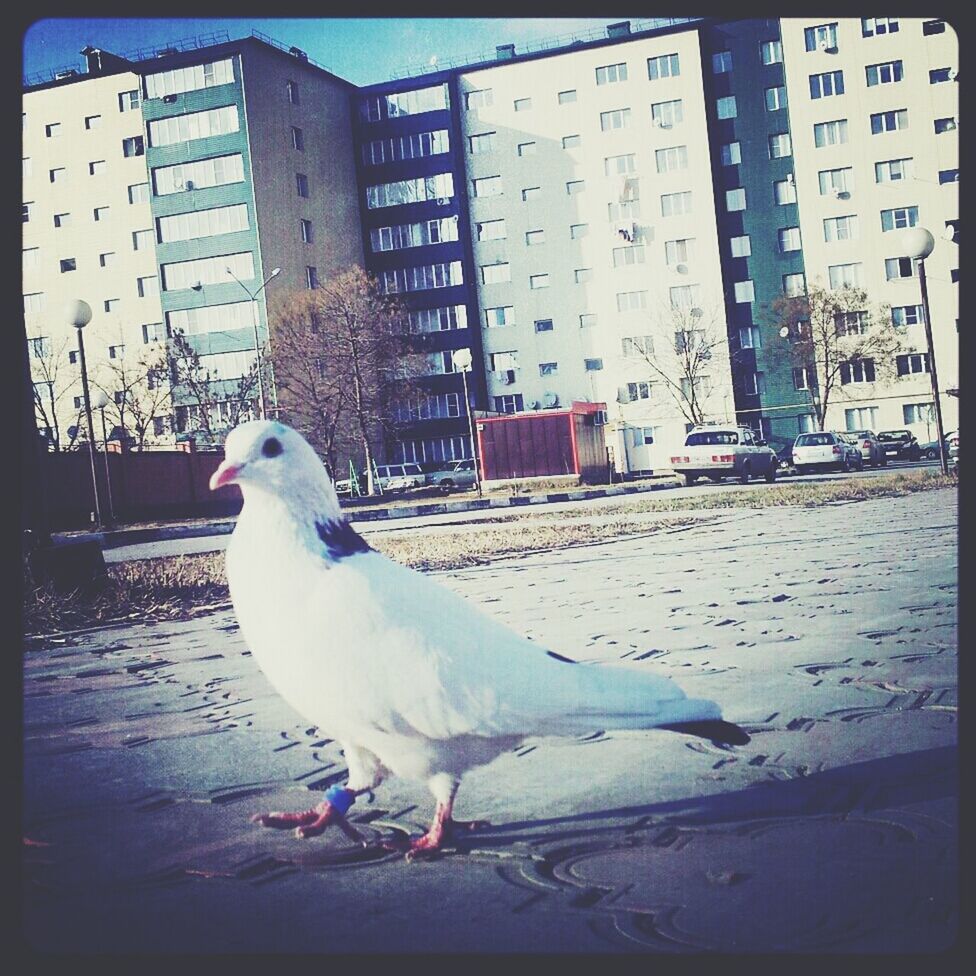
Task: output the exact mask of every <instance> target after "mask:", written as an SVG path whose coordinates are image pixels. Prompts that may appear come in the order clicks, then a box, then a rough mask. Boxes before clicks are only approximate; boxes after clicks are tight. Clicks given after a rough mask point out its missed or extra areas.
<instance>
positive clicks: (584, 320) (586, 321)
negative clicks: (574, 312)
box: [579, 312, 596, 329]
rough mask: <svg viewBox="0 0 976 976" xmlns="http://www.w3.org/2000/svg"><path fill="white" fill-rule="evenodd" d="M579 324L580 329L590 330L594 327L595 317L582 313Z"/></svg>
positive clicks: (591, 314)
mask: <svg viewBox="0 0 976 976" xmlns="http://www.w3.org/2000/svg"><path fill="white" fill-rule="evenodd" d="M579 324H580V328H581V329H592V328H593V327H594V326H595V325H596V315H594V314H593V313H592V312H584V313H583V314H582V315H581V316H580V317H579Z"/></svg>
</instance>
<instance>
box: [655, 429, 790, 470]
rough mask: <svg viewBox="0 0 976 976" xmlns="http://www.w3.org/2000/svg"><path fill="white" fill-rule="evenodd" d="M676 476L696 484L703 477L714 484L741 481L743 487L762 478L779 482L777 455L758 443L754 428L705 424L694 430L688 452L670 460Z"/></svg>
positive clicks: (765, 445)
mask: <svg viewBox="0 0 976 976" xmlns="http://www.w3.org/2000/svg"><path fill="white" fill-rule="evenodd" d="M671 467H672V468H673V469H674V471H675V473H676V474H680V475H683V476H684V479H685V482H686V484H689V485H693V484H694V483H695V482H696V481H697V480H698V479H699V478H701V477H702V476H705V477H708V478H710V479H711V480H712V481H721V480H722V478H738V479H739V481H741V482H742V483H743V484H746V482H748V481H749V479H750V478H752V477H758V476H759V475H762V476H763V477H764V478H765V479H766V480H767V481H774V480H775V479H776V469H777V468H778V467H779V462H778V460H777V458H776V452H775V451H774V450H773V449H772V448H771V447H769V446H768V445H767V444H766V442H765V441H761V440H758V439H757V438H756V435H755V433H754V432H753V430H752V428H751V427H731V426H718V425H704V426H700V427H693V428H692V429H691V430H690V431H689V432H688V435H687V437H685V449H684V451H683V452H682V453H681V454H676V455H674V456H672V458H671Z"/></svg>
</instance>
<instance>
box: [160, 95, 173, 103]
mask: <svg viewBox="0 0 976 976" xmlns="http://www.w3.org/2000/svg"><path fill="white" fill-rule="evenodd" d="M163 101H164V102H165V103H166V104H167V105H172V104H173V102H175V101H176V96H175V95H163Z"/></svg>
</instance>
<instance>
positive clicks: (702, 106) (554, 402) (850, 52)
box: [24, 18, 959, 472]
mask: <svg viewBox="0 0 976 976" xmlns="http://www.w3.org/2000/svg"><path fill="white" fill-rule="evenodd" d="M814 20H817V19H816V18H813V19H810V20H808V19H802V20H799V19H782V20H776V19H752V20H738V21H736V20H717V19H694V18H682V19H675V20H672V21H655V22H647V23H643V24H641V23H638V24H630V23H627V22H623V23H620V24H616V25H613V26H611V27H610V28H608V29H607V31H606V32H604V33H602V34H600V35H599V36H592V35H591V36H589V37H586V38H584V39H576V40H574V41H573V42H571V43H566V44H563V45H555V46H552V45H546V46H542V47H540V49H539V50H536V51H524V52H522V51H516V50H515V48H514V46H513V45H508V44H501V45H499V46H498V48H497V51H496V55H495V57H494V58H492V59H491V60H484V59H481V60H477V61H475V62H473V63H461V64H457V65H452V66H450V67H446V68H445V67H437V66H430V67H429V68H426V69H423V70H421V71H418V72H414V73H412V74H411V75H409V76H407V77H404V78H402V79H399V80H396V81H389V82H384V83H382V84H379V85H372V86H368V87H364V88H358V89H357V88H355V87H354V86H352V85H349V84H347V83H346V82H343V81H341V80H340V79H337V78H336V77H335V76H333V75H331V74H330V73H328V72H327V71H325V70H323V69H321V68H319V67H317V66H315V65H314V64H312V63H311V62H309V61H308V60H307V59H306V58H305V56H304V55H303V54H302V52H300V51H297V49H292V50H291V51H285V50H284V49H280V48H278V47H276V46H274V45H273V44H268V43H262V41H260V40H257V39H254V38H247V39H244V40H242V41H236V42H227V43H222V44H217V45H208V46H205V47H203V48H196V49H191V50H185V51H170V52H169V53H164V54H163V55H162V56H160V57H155V58H141V59H139V58H137V59H134V60H133V59H129V60H121V59H113V58H112V57H111V56H108V55H105V54H103V53H100V52H94V54H93V55H92V54H90V55H89V62H90V64H89V72H88V74H87V75H84V76H77V77H71V78H66V79H61V80H58V81H55V82H52V83H49V84H46V85H39V86H38V85H35V86H32V87H31V88H29V89H28V92H27V94H26V96H25V112H26V114H25V131H24V145H25V150H24V157H25V163H24V166H25V169H24V172H25V181H24V185H25V197H24V199H25V218H24V219H25V228H24V230H25V243H24V247H25V252H24V253H25V279H24V293H25V310H26V311H27V322H28V330H29V331H28V334H29V336H30V337H31V339H41V338H52V339H53V337H54V336H53V333H54V331H55V328H54V325H48V323H49V322H51V321H52V319H51V317H50V315H49V314H48V313H49V312H50V310H51V309H55V308H57V307H58V306H59V303H61V302H62V300H63V299H66V298H68V297H86V298H88V300H89V304H91V305H92V307H93V308H94V309H95V310H96V313H97V314H96V319H95V320H94V321H93V325H92V327H91V328H90V333H91V338H92V339H93V340H94V339H95V337H96V336H98V337H99V338H98V340H97V342H98V344H99V349H100V348H101V347H102V346H104V347H105V351H104V353H103V355H104V356H111V348H110V347H112V346H115V345H118V344H122V345H126V346H127V347H128V346H129V344H130V343H138V342H140V341H143V340H145V341H147V342H148V341H150V338H149V337H152V338H165V335H166V334H167V330H172V329H173V328H174V327H180V328H182V329H183V330H184V331H185V332H187V333H189V334H190V335H191V337H192V338H193V341H194V342H195V343H196V345H197V348H198V350H199V352H200V353H201V354H202V355H203V356H204V357H224V358H223V359H221V360H220V361H221V363H226V365H227V367H232V368H234V369H237V370H239V369H241V368H243V366H244V365H246V362H247V360H246V358H241V357H242V354H246V353H247V351H248V350H250V351H251V355H253V350H254V345H255V344H254V339H253V329H252V328H251V326H252V322H253V319H252V318H251V317H250V316H251V315H252V314H254V313H255V310H256V314H257V315H258V316H259V322H258V325H259V328H260V329H261V331H262V333H263V332H264V330H265V328H266V324H267V313H266V309H265V305H264V300H263V296H261V297H260V300H259V301H258V302H256V303H252V302H251V300H250V298H249V296H248V295H247V294H245V290H247V291H251V292H253V291H254V290H255V289H256V288H258V287H260V285H261V283H262V282H263V281H265V280H266V278H267V275H268V273H269V272H270V270H271V269H273V268H275V267H280V268H282V275H281V277H280V279H279V282H278V283H277V284H275V285H272V286H271V287H282V286H284V287H288V286H290V287H314V286H315V284H316V283H318V282H321V281H323V280H324V279H325V277H326V276H327V275H329V274H331V273H333V272H334V271H336V270H338V269H340V268H343V267H345V266H348V265H351V264H354V263H364V264H365V267H366V269H367V270H368V271H369V272H370V273H371V274H372V275H374V276H375V277H376V279H377V281H378V282H379V285H380V287H381V289H382V290H383V291H385V292H387V293H390V294H394V293H395V294H397V295H398V297H400V298H401V299H402V301H403V302H404V304H405V305H406V307H407V316H406V320H405V323H404V325H405V328H407V329H408V330H409V331H410V332H411V333H412V334H413V335H414V337H415V342H416V344H417V348H418V349H419V350H420V351H421V352H422V353H423V355H424V357H425V361H426V362H427V363H428V367H427V371H426V375H425V376H424V377H423V380H422V387H423V393H422V395H421V396H419V397H418V398H417V399H416V402H413V401H411V402H410V403H405V404H403V405H402V407H401V410H402V417H401V419H402V421H404V422H405V423H406V427H405V428H403V429H402V430H401V432H400V434H399V436H398V437H397V438H395V439H393V440H392V441H391V443H390V444H388V445H387V454H388V457H389V459H390V460H401V459H406V460H417V461H421V462H423V463H425V464H426V465H428V466H436V465H437V464H440V463H442V462H444V461H446V460H449V459H453V458H458V457H463V456H467V455H468V454H469V452H470V441H469V438H468V436H467V432H468V418H467V406H466V404H465V403H464V395H463V385H462V382H461V377H460V376H459V375H458V369H459V368H460V366H459V364H460V363H463V362H464V361H465V359H466V357H467V356H468V355H469V354H470V357H471V361H472V369H471V373H470V375H469V388H470V390H471V396H472V401H473V406H474V407H475V408H477V409H478V410H483V411H491V412H520V411H531V410H546V409H548V408H553V407H561V406H568V405H569V403H570V402H571V401H572V400H574V399H576V400H590V401H596V402H604V403H606V404H607V418H606V419H607V422H608V438H607V440H608V444H610V445H611V448H612V451H613V455H614V460H615V462H616V464H617V467H618V468H619V469H620V470H623V471H625V472H637V471H646V470H649V469H653V468H655V467H660V466H663V464H665V463H666V458H667V456H668V454H669V452H670V450H671V448H672V447H674V446H675V445H676V444H677V443H680V439H681V437H682V436H683V434H684V432H685V430H686V428H687V426H688V425H689V423H690V422H691V421H692V420H694V419H697V418H698V417H699V416H704V417H705V418H706V419H712V420H726V419H732V418H733V417H735V418H736V419H738V420H739V421H740V422H746V423H749V424H751V425H752V426H754V427H755V428H756V429H757V430H761V431H762V432H763V433H764V435H765V436H766V437H767V439H769V440H771V441H772V442H774V443H776V444H777V446H779V445H781V444H784V443H788V442H791V441H792V440H793V438H794V437H795V436H796V434H797V433H798V432H801V431H803V430H805V429H807V428H808V427H809V426H810V425H811V423H812V422H813V421H812V412H813V410H812V403H813V401H812V397H813V396H815V395H816V389H815V388H814V389H811V388H810V387H813V386H814V384H813V383H812V382H811V377H809V376H807V375H806V374H805V373H804V372H803V371H802V370H800V371H796V370H794V369H793V368H791V364H790V363H789V362H788V361H785V360H784V358H783V357H782V356H781V355H777V354H776V347H777V342H778V330H779V325H780V323H779V322H778V321H777V318H776V315H775V307H776V304H777V302H778V301H779V300H781V299H782V298H784V297H788V296H799V295H802V294H804V292H805V290H806V289H807V287H808V286H810V285H812V284H813V283H818V284H823V285H825V286H827V287H830V288H837V287H840V286H841V285H843V284H844V283H853V284H857V285H859V286H860V287H863V288H864V289H865V290H866V291H867V293H868V296H869V299H870V301H871V303H872V304H873V305H879V306H885V307H888V306H890V308H891V317H892V321H893V323H894V324H895V325H896V326H897V327H898V329H899V330H900V332H899V335H900V336H901V338H902V345H903V351H902V352H901V353H899V357H898V361H897V363H896V364H895V367H896V368H895V369H893V370H891V373H892V376H893V378H892V379H890V380H888V381H885V382H882V381H881V380H880V379H878V378H875V380H874V381H873V382H872V381H871V379H870V377H871V376H873V375H874V373H873V371H872V370H869V369H867V368H862V369H859V370H848V371H847V372H846V373H845V374H844V377H843V379H842V383H841V385H840V387H839V389H838V391H837V393H836V395H835V396H834V398H833V399H832V405H831V407H830V410H829V412H828V416H827V424H828V426H832V427H835V428H836V427H839V428H845V427H846V428H847V429H857V428H860V427H863V426H873V427H875V428H892V427H903V426H908V427H910V428H911V429H912V430H914V431H915V432H916V434H917V435H918V436H919V438H920V440H921V439H924V440H930V439H932V437H933V436H934V432H933V430H932V427H931V424H930V423H929V422H928V419H929V412H928V409H927V405H929V404H931V400H932V397H931V391H930V388H929V386H928V379H929V377H928V375H927V373H926V372H925V371H926V370H927V369H928V358H927V356H926V355H925V350H926V347H925V339H924V329H923V327H922V318H921V316H922V311H921V298H920V294H919V287H918V285H919V283H918V278H917V271H916V265H915V263H913V262H912V261H910V260H907V261H906V260H902V259H903V258H905V255H904V254H902V253H900V248H901V245H900V244H899V238H900V234H899V231H901V230H902V229H903V228H905V227H910V226H913V225H916V224H921V225H924V226H926V227H928V228H929V229H930V230H931V231H933V233H935V235H936V237H937V240H938V244H937V246H936V249H935V251H934V252H933V254H932V255H931V257H930V258H929V259H928V260H927V261H926V269H927V271H928V275H927V277H928V282H929V297H930V303H931V314H932V326H933V331H934V333H935V346H936V353H937V361H938V365H939V372H940V380H941V387H942V389H943V390H945V389H946V388H950V387H955V388H958V385H959V382H958V355H957V351H956V347H957V342H956V316H957V311H956V310H957V307H958V296H957V288H956V283H955V282H956V279H957V276H958V259H957V246H958V245H957V243H954V242H953V241H952V233H956V234H957V232H958V197H957V180H958V145H957V134H956V119H957V114H958V88H957V86H956V85H955V84H953V79H954V77H955V73H956V70H957V68H958V46H957V41H956V37H955V34H954V33H953V32H952V30H951V28H948V27H947V25H946V24H945V23H944V22H943V21H941V20H926V21H923V20H920V19H910V20H909V19H904V18H902V19H895V18H857V19H852V18H839V19H837V20H835V21H829V22H824V23H820V22H819V21H818V22H817V23H814ZM93 57H94V58H95V61H96V62H97V63H95V64H94V66H93V64H92V59H93ZM99 117H101V119H104V123H103V124H102V126H101V128H98V126H97V122H96V123H95V125H94V126H89V121H90V119H91V118H99ZM59 123H60V125H61V126H67V128H66V129H63V130H62V131H63V132H64V133H65V134H67V133H68V132H69V130H70V133H71V134H70V138H68V139H64V138H61V139H60V140H59V139H58V124H59ZM52 127H53V129H54V132H53V133H52V132H50V131H49V130H50V129H51V128H52ZM75 130H77V131H75ZM130 130H131V131H130ZM130 154H131V155H130ZM108 166H110V167H111V173H109V172H108V170H107V169H106V168H105V167H108ZM86 167H95V168H94V169H91V170H90V172H89V169H86ZM100 177H107V178H106V179H105V180H104V181H103V182H102V183H100V182H99V179H100ZM52 184H53V185H52ZM102 186H105V187H106V189H105V191H104V192H102V191H101V187H102ZM42 187H43V190H44V192H43V193H42V192H41V190H42ZM103 197H104V199H103ZM59 201H61V202H59ZM106 207H108V208H109V209H108V210H107V211H105V208H106ZM63 214H68V215H69V216H68V218H67V221H66V222H63V223H57V221H56V220H55V218H56V217H58V218H59V219H60V215H63ZM72 214H74V215H75V223H74V227H75V229H74V230H72V224H71V223H70V221H71V215H72ZM78 214H82V215H83V226H84V227H85V231H86V233H85V235H81V234H80V233H79V229H78V226H77V225H78V216H77V215H78ZM106 214H107V215H108V217H107V218H106ZM89 221H91V223H89ZM103 228H104V231H109V230H110V229H111V234H105V233H104V231H103ZM73 233H74V234H78V236H77V237H72V236H71V235H72V234H73ZM956 240H958V238H957V237H956ZM72 241H74V243H72ZM115 255H118V257H117V259H116V257H115ZM102 257H106V258H107V260H108V263H107V264H102V263H101V258H102ZM72 261H73V262H74V265H72V263H71V262H72ZM95 261H98V262H99V265H98V270H97V273H93V274H92V275H90V276H88V277H86V278H85V279H82V280H84V281H85V282H86V289H80V288H78V287H76V286H75V280H76V279H75V278H73V277H72V276H71V275H70V274H68V272H69V271H70V270H71V268H72V267H82V265H83V264H86V263H87V264H88V265H89V266H91V267H94V263H93V262H95ZM61 262H67V263H66V264H61ZM227 266H232V268H231V270H232V271H233V272H234V274H235V275H236V276H237V277H238V278H240V279H241V281H243V282H244V284H245V286H246V289H242V288H241V286H240V285H239V284H238V283H237V282H235V281H234V280H233V278H232V277H230V275H228V274H227V273H226V270H225V269H226V267H227ZM65 274H68V277H67V278H65V277H64V275H65ZM156 280H158V281H159V283H160V285H161V287H160V288H159V289H158V294H156V293H155V291H154V288H153V284H154V282H155V281H156ZM102 292H104V294H102ZM133 292H134V293H133ZM106 303H107V304H106ZM113 303H114V304H113ZM42 308H43V309H44V310H45V311H44V312H40V311H39V309H42ZM41 323H43V324H41ZM144 326H145V328H143V327H144ZM157 326H158V327H157ZM63 331H64V330H63V329H62V332H63ZM116 332H118V333H119V335H120V336H121V339H120V340H119V341H118V342H115V335H116ZM42 333H43V334H42ZM49 333H50V335H48V334H49ZM715 336H717V337H718V340H719V341H717V342H714V341H712V338H713V337H715ZM35 345H36V352H37V353H38V354H40V353H50V352H51V347H50V346H47V347H45V346H44V343H36V344H35ZM462 350H463V352H464V357H465V358H464V359H462V358H461V357H455V353H457V352H459V351H462ZM68 351H70V350H68ZM689 353H696V354H695V355H689ZM228 357H232V358H228ZM213 361H214V362H216V361H217V360H216V359H214V360H213ZM798 372H799V373H800V374H802V375H800V378H799V380H798V379H797V375H798ZM881 372H882V371H880V370H879V371H878V373H879V376H880V374H881ZM221 375H226V374H221ZM79 392H80V391H79ZM69 393H71V394H72V395H73V396H77V395H78V394H77V393H74V387H71V388H70V390H69ZM691 393H693V394H694V396H693V397H689V394H691ZM690 399H693V401H694V405H695V409H694V410H692V411H691V413H692V415H691V416H689V410H688V407H689V405H690V403H689V400H690ZM73 402H74V401H71V406H69V410H70V409H71V407H73ZM942 406H943V411H944V414H945V421H946V427H947V429H951V428H952V427H954V426H956V425H957V423H958V413H957V409H956V401H955V400H954V399H953V398H951V397H950V398H947V399H946V398H943V399H942Z"/></svg>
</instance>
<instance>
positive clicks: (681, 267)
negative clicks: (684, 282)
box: [674, 264, 688, 274]
mask: <svg viewBox="0 0 976 976" xmlns="http://www.w3.org/2000/svg"><path fill="white" fill-rule="evenodd" d="M674 270H675V271H677V272H678V274H688V265H687V264H676V265H675V266H674Z"/></svg>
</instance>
